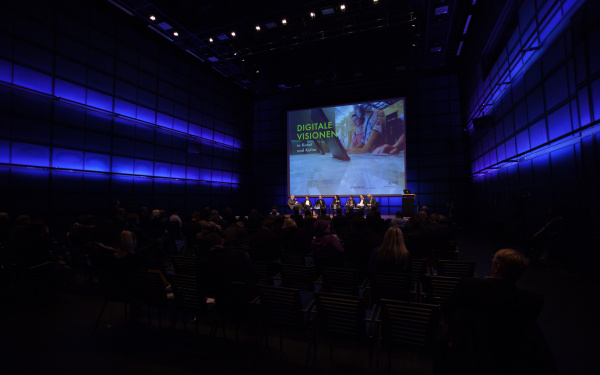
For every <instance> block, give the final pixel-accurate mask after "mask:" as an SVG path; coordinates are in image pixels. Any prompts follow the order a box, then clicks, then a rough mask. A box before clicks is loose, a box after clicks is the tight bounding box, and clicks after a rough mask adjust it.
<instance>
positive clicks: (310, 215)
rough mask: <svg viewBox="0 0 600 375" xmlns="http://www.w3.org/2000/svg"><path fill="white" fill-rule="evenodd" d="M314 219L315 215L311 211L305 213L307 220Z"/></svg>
mask: <svg viewBox="0 0 600 375" xmlns="http://www.w3.org/2000/svg"><path fill="white" fill-rule="evenodd" d="M312 217H313V214H312V212H311V211H310V210H306V212H304V218H305V219H310V218H312Z"/></svg>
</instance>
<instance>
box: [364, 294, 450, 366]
mask: <svg viewBox="0 0 600 375" xmlns="http://www.w3.org/2000/svg"><path fill="white" fill-rule="evenodd" d="M379 307H380V309H378V311H379V313H377V317H376V319H375V321H376V322H377V323H380V324H379V327H380V330H379V332H380V340H378V345H377V355H376V357H377V366H376V367H378V365H379V354H380V345H379V344H380V343H383V344H384V345H385V346H386V347H387V349H388V371H389V370H391V365H392V347H393V346H400V347H402V348H406V349H420V350H429V349H431V344H432V340H433V337H434V334H435V327H436V326H437V322H438V316H439V306H436V305H430V304H424V303H415V302H404V301H393V300H386V299H382V300H380V301H379Z"/></svg>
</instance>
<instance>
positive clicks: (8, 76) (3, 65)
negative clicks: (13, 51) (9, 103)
mask: <svg viewBox="0 0 600 375" xmlns="http://www.w3.org/2000/svg"><path fill="white" fill-rule="evenodd" d="M12 76H13V74H12V64H11V63H9V62H8V61H5V60H2V59H0V80H2V81H4V82H9V83H12Z"/></svg>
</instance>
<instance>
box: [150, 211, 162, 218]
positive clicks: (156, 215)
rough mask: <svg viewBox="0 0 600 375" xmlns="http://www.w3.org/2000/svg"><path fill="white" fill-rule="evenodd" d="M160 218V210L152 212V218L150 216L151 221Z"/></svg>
mask: <svg viewBox="0 0 600 375" xmlns="http://www.w3.org/2000/svg"><path fill="white" fill-rule="evenodd" d="M161 216H162V214H161V211H160V210H152V216H150V218H151V219H160V217H161Z"/></svg>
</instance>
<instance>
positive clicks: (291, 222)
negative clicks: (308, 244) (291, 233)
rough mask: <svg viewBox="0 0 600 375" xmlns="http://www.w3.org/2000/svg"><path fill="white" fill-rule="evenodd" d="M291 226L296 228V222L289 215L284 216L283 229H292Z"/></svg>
mask: <svg viewBox="0 0 600 375" xmlns="http://www.w3.org/2000/svg"><path fill="white" fill-rule="evenodd" d="M293 228H298V226H297V225H296V222H295V221H294V220H293V219H290V218H289V217H287V218H285V220H284V221H283V229H293Z"/></svg>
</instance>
